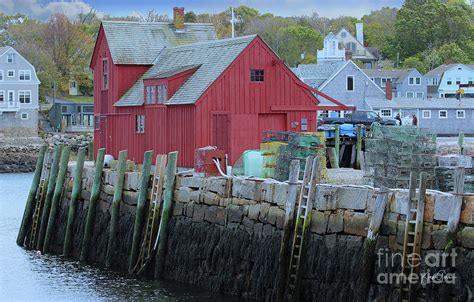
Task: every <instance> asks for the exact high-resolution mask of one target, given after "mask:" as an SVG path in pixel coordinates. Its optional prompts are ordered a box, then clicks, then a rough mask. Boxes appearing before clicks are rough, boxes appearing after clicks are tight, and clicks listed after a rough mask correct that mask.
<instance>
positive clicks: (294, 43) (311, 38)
mask: <svg viewBox="0 0 474 302" xmlns="http://www.w3.org/2000/svg"><path fill="white" fill-rule="evenodd" d="M280 30H281V31H282V34H283V40H284V42H285V43H283V44H282V46H281V47H280V49H281V51H280V56H281V57H282V58H283V59H285V61H286V63H287V64H288V65H290V66H296V65H297V64H298V63H299V62H300V61H301V54H305V55H308V54H313V55H314V54H315V53H316V51H317V49H321V48H322V46H323V36H322V35H321V33H319V32H317V31H315V30H314V29H313V28H311V27H307V26H302V25H290V26H288V27H284V28H281V29H280Z"/></svg>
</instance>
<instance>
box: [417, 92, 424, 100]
mask: <svg viewBox="0 0 474 302" xmlns="http://www.w3.org/2000/svg"><path fill="white" fill-rule="evenodd" d="M418 93H421V98H424V97H425V93H424V92H423V91H416V92H415V97H416V98H418V96H417V95H418Z"/></svg>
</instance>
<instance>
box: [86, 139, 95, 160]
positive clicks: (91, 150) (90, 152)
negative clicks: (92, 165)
mask: <svg viewBox="0 0 474 302" xmlns="http://www.w3.org/2000/svg"><path fill="white" fill-rule="evenodd" d="M87 160H89V161H93V160H94V142H89V145H88V147H87Z"/></svg>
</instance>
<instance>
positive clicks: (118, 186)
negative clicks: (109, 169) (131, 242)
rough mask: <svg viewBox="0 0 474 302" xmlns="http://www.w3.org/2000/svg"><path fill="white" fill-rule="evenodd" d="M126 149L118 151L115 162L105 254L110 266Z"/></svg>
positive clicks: (106, 263)
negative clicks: (112, 195)
mask: <svg viewBox="0 0 474 302" xmlns="http://www.w3.org/2000/svg"><path fill="white" fill-rule="evenodd" d="M127 154H128V152H127V150H123V151H120V153H119V161H118V164H117V181H116V182H115V191H114V198H113V201H112V209H111V214H110V228H109V240H108V244H107V254H106V257H105V266H106V267H110V266H111V264H112V260H113V259H112V258H113V256H114V254H115V247H116V245H115V238H116V237H117V229H118V218H119V211H120V201H121V200H122V191H123V181H124V179H125V169H126V167H127V165H126V164H127Z"/></svg>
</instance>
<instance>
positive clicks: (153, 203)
mask: <svg viewBox="0 0 474 302" xmlns="http://www.w3.org/2000/svg"><path fill="white" fill-rule="evenodd" d="M166 162H167V156H166V155H157V156H156V165H155V173H154V174H153V185H152V189H151V196H150V206H149V207H148V218H147V224H146V227H145V236H144V238H143V242H142V246H141V250H140V255H139V256H138V260H137V264H136V265H135V267H134V268H133V270H132V272H136V273H137V274H140V273H141V272H142V271H143V270H144V269H145V268H146V266H147V265H148V263H149V261H150V259H151V258H152V256H153V254H152V252H153V250H155V248H156V247H154V246H153V245H152V243H153V239H154V238H155V237H157V236H158V232H157V227H158V222H159V217H160V208H161V203H162V196H163V185H164V177H165V170H166Z"/></svg>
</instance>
